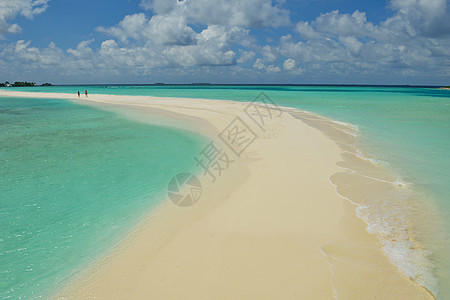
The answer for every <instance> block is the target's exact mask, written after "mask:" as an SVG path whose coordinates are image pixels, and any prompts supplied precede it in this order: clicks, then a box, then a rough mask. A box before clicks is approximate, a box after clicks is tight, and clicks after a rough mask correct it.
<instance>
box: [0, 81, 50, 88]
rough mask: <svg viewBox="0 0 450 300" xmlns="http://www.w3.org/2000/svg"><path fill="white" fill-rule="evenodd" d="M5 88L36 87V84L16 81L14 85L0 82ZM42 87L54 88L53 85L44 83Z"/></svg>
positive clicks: (0, 85)
mask: <svg viewBox="0 0 450 300" xmlns="http://www.w3.org/2000/svg"><path fill="white" fill-rule="evenodd" d="M5 86H15V87H16V86H36V84H35V83H34V82H28V81H16V82H14V83H12V84H11V83H9V82H8V81H6V82H4V83H1V82H0V87H5ZM41 86H53V84H51V83H48V82H46V83H43V84H42V85H41Z"/></svg>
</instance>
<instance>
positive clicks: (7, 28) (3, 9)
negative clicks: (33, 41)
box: [0, 0, 50, 39]
mask: <svg viewBox="0 0 450 300" xmlns="http://www.w3.org/2000/svg"><path fill="white" fill-rule="evenodd" d="M49 1H50V0H2V1H0V38H1V39H3V38H4V37H5V35H6V34H14V33H19V32H20V31H21V27H20V26H19V25H18V24H15V23H13V24H11V23H9V22H10V21H11V20H14V18H15V17H16V16H18V15H22V16H24V17H27V18H32V17H33V16H35V15H37V14H40V13H42V12H44V11H45V10H46V9H47V3H48V2H49Z"/></svg>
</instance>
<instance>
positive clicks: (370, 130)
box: [15, 86, 450, 299]
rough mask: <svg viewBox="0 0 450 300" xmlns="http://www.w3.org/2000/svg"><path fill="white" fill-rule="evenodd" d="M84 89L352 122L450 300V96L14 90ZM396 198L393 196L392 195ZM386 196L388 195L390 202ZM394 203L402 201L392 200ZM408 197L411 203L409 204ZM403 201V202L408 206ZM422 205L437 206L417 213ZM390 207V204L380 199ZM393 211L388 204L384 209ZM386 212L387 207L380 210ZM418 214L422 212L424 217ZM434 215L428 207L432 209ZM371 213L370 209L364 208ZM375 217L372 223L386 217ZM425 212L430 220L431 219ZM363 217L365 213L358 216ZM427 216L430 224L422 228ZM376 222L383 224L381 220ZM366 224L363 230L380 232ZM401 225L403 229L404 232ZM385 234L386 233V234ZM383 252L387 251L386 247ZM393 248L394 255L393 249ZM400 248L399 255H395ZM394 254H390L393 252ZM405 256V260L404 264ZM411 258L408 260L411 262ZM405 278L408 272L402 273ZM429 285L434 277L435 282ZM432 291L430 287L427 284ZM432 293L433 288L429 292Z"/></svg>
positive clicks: (359, 90)
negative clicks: (392, 186) (257, 102)
mask: <svg viewBox="0 0 450 300" xmlns="http://www.w3.org/2000/svg"><path fill="white" fill-rule="evenodd" d="M85 89H88V91H89V93H92V94H94V93H101V94H117V95H150V96H167V97H187V98H206V99H230V100H236V101H252V100H253V99H255V97H256V96H257V95H258V94H259V93H260V92H261V91H263V92H265V93H266V94H267V95H268V96H269V97H270V98H271V99H272V100H273V101H274V102H275V103H277V104H278V105H281V106H289V107H295V108H299V109H303V110H308V111H312V112H315V113H319V114H321V115H323V116H326V117H330V118H332V119H335V120H339V121H343V122H348V123H351V124H354V125H356V126H357V128H358V129H359V134H360V138H359V139H358V140H357V142H358V145H357V146H358V148H359V149H361V150H362V151H363V152H364V155H365V156H370V157H371V159H373V160H374V161H376V162H378V163H381V164H382V165H385V166H387V167H388V168H389V169H391V170H393V172H394V173H395V174H396V176H399V177H398V178H397V179H396V180H397V181H398V183H402V184H404V185H405V186H407V187H408V188H409V189H411V190H412V191H413V192H414V195H415V196H414V197H413V198H414V199H416V198H417V199H419V200H417V201H416V200H413V198H411V201H414V204H413V205H411V207H415V209H413V210H409V209H405V210H403V209H400V210H399V211H398V212H399V213H401V212H404V213H408V214H415V215H416V216H415V217H414V218H413V219H414V220H415V221H414V222H415V223H414V224H407V226H409V227H407V228H408V229H409V228H411V230H412V228H414V231H415V236H416V238H417V239H420V240H421V242H422V244H423V245H422V246H423V247H425V248H426V249H425V250H426V253H427V259H430V261H431V262H432V267H430V269H431V270H432V271H433V273H434V274H433V275H434V277H435V279H436V280H438V282H437V284H436V285H437V287H436V288H435V289H436V290H434V292H435V293H439V298H442V299H446V298H449V299H450V284H449V283H450V271H449V270H450V265H449V262H450V258H449V256H448V254H447V250H446V249H447V247H448V245H449V244H450V222H449V220H450V188H449V187H448V184H447V182H448V178H450V155H448V150H449V149H450V92H449V91H445V90H436V89H428V88H397V87H330V86H327V87H318V86H316V87H303V86H298V87H289V86H273V87H270V86H265V87H261V86H258V87H255V86H249V87H243V86H239V87H236V86H234V87H233V86H221V87H217V86H207V87H193V86H177V87H173V86H162V87H155V86H107V87H105V86H98V87H92V86H88V87H85V86H82V87H75V86H69V87H36V88H21V89H18V88H16V89H15V90H22V91H41V92H65V93H73V94H75V93H76V91H78V90H80V91H84V90H85ZM394 194H395V193H394ZM391 197H392V196H391ZM395 197H397V198H402V197H403V196H402V195H399V194H397V196H395ZM407 199H409V198H407ZM408 201H410V200H407V201H406V200H405V202H404V203H403V204H405V205H408ZM421 201H425V202H426V203H428V204H431V205H432V206H433V207H435V208H436V209H435V211H433V212H430V210H429V208H428V207H427V208H425V207H422V208H420V207H421V205H418V203H421ZM383 203H385V204H386V205H389V201H384V202H383ZM390 205H393V204H390ZM388 210H389V207H388V208H386V211H388ZM421 210H426V212H424V213H423V214H422V213H421ZM431 210H432V209H431ZM369 212H370V210H369ZM378 213H379V211H377V212H376V213H375V212H373V218H372V220H377V218H378V220H382V219H383V217H384V216H382V215H381V216H380V215H377V214H378ZM430 213H431V215H430ZM360 214H367V210H366V211H364V210H360ZM429 218H432V219H433V222H427V219H429ZM380 223H381V221H380ZM376 225H377V224H372V227H371V228H369V229H374V228H378V227H377V226H376ZM403 225H404V224H402V226H403ZM385 229H386V228H385ZM387 250H389V249H387ZM391 250H392V249H391ZM397 250H398V249H397ZM394 252H395V251H394ZM406 256H413V255H411V253H408V252H407V251H402V250H398V251H396V252H395V259H396V260H399V261H400V262H399V263H398V265H400V264H402V261H410V259H409V258H411V257H406ZM407 258H408V259H407ZM412 260H414V259H412ZM404 271H405V272H406V273H407V270H404ZM433 280H434V279H433ZM429 284H430V286H431V285H433V286H434V285H435V284H434V283H431V282H430V283H429ZM433 289H434V288H433Z"/></svg>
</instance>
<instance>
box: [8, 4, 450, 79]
mask: <svg viewBox="0 0 450 300" xmlns="http://www.w3.org/2000/svg"><path fill="white" fill-rule="evenodd" d="M449 2H450V1H447V0H377V1H361V0H273V1H271V0H221V1H219V0H76V1H74V0H0V82H3V81H6V80H7V81H16V80H27V81H35V82H37V83H42V82H47V81H48V82H52V83H56V84H64V83H68V84H71V83H154V82H165V83H191V82H211V83H319V84H320V83H336V84H343V83H346V84H425V85H442V84H446V85H448V84H450V14H449V10H448V6H449Z"/></svg>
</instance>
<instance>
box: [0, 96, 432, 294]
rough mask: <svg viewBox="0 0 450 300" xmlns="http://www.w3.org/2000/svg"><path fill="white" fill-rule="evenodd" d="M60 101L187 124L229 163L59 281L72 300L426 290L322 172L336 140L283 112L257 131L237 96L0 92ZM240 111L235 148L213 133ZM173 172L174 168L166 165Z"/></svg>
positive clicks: (332, 161)
mask: <svg viewBox="0 0 450 300" xmlns="http://www.w3.org/2000/svg"><path fill="white" fill-rule="evenodd" d="M0 95H8V96H20V97H46V98H64V99H70V100H73V101H80V102H82V103H89V104H90V105H95V106H98V107H99V108H102V109H107V110H113V111H116V112H118V113H121V114H123V115H124V116H126V117H128V118H134V119H137V120H140V121H143V122H148V123H154V124H159V125H164V126H174V127H178V128H183V129H186V130H191V131H196V132H199V133H201V134H203V135H205V136H208V137H209V138H210V139H211V140H213V141H214V142H215V143H217V145H219V146H220V147H222V148H223V149H224V150H225V151H226V152H227V153H228V154H229V156H230V157H232V158H233V159H235V162H234V163H232V164H231V165H230V168H229V169H228V170H226V171H224V172H223V174H222V175H221V176H220V177H218V178H217V181H216V182H212V181H211V180H210V178H209V177H208V175H201V176H199V179H200V180H201V182H202V186H203V194H202V197H201V198H200V200H199V201H198V202H197V203H196V204H195V205H193V206H191V207H188V208H180V207H178V206H175V205H174V204H173V203H172V202H170V201H169V200H167V201H165V202H164V203H163V204H162V205H161V206H160V207H158V208H157V209H156V210H155V211H153V212H152V214H151V215H150V216H149V218H148V220H147V221H145V222H143V223H142V224H141V225H140V226H139V227H138V228H137V229H136V230H135V231H134V232H133V233H131V234H130V236H129V238H127V239H126V240H125V241H124V242H123V243H122V244H121V246H119V247H118V248H117V249H116V250H114V251H113V253H111V254H110V255H108V257H106V258H105V259H104V260H102V261H101V262H97V263H94V264H93V266H92V268H89V269H88V270H86V274H83V275H82V276H80V278H78V279H76V280H75V281H74V282H72V283H70V284H69V285H68V287H67V288H66V289H64V290H63V291H62V292H61V294H60V296H59V297H64V298H69V299H72V298H76V299H91V298H92V299H94V298H95V299H124V298H128V299H180V298H183V299H331V298H333V297H336V296H338V298H341V299H432V298H433V297H432V296H431V295H430V294H429V293H428V292H427V291H426V290H425V289H424V288H423V287H421V286H419V285H417V284H415V283H414V282H413V281H411V280H410V279H408V278H406V277H405V276H404V275H403V274H401V273H400V272H399V271H398V270H397V269H396V268H395V267H394V266H393V265H392V264H391V263H390V262H389V260H388V259H387V257H386V256H385V255H384V254H383V251H382V249H381V243H380V242H379V241H378V240H377V239H376V238H375V237H374V236H372V235H370V234H368V233H367V231H366V230H365V227H366V224H365V223H364V222H363V221H362V220H360V219H359V218H357V217H356V214H355V208H356V206H354V205H353V204H351V203H350V202H349V201H347V200H346V199H344V198H342V197H341V196H339V195H338V194H337V192H336V186H334V185H333V184H332V183H331V181H330V177H331V176H332V175H333V174H335V173H337V172H342V171H344V169H343V168H341V167H338V166H337V165H336V163H337V162H338V161H340V160H342V158H341V153H342V150H341V148H340V147H339V146H338V145H337V144H336V143H335V142H334V141H333V140H331V139H329V138H328V137H327V136H325V134H323V133H322V132H321V131H319V130H318V129H315V128H313V127H311V126H309V125H306V123H304V122H303V121H302V120H301V119H298V118H294V117H293V116H292V115H291V114H289V113H288V112H283V113H282V115H281V116H277V117H273V118H272V120H269V119H267V120H266V121H267V122H268V123H267V124H265V126H263V130H262V129H261V128H259V127H258V126H256V124H254V123H252V121H251V120H250V119H249V117H248V116H247V115H246V114H245V113H244V112H243V111H244V108H245V107H246V104H245V103H237V102H233V101H213V100H200V99H179V98H176V99H175V98H155V97H132V96H109V95H89V98H88V100H86V99H83V98H82V99H80V100H79V99H77V97H76V96H73V95H68V94H37V93H22V92H5V91H0ZM236 116H239V117H241V119H242V120H244V121H245V122H246V123H247V124H248V125H249V126H250V127H251V128H252V129H253V130H254V131H255V133H256V134H257V135H258V138H257V139H256V140H255V141H254V142H253V143H252V144H251V145H250V146H249V147H248V148H247V149H246V150H245V151H244V152H243V154H242V155H241V157H237V156H235V155H234V156H233V152H232V151H231V150H229V148H227V146H226V145H225V144H224V143H223V141H221V140H220V139H218V134H219V133H220V132H222V131H223V130H224V129H225V128H226V127H227V125H229V124H230V122H232V121H233V120H234V118H235V117H236ZM174 175H175V174H174Z"/></svg>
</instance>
